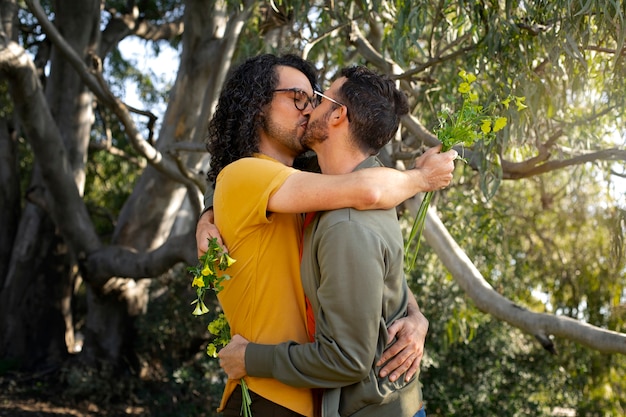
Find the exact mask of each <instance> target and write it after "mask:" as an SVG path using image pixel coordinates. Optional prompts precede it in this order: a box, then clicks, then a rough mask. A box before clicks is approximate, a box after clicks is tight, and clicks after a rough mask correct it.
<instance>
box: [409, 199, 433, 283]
mask: <svg viewBox="0 0 626 417" xmlns="http://www.w3.org/2000/svg"><path fill="white" fill-rule="evenodd" d="M433 194H434V192H433V191H428V192H427V193H426V194H424V199H423V200H422V204H420V208H419V210H418V211H417V216H415V221H414V222H413V227H412V228H411V233H410V234H409V238H408V239H407V241H406V243H405V245H404V258H405V259H406V261H407V265H406V266H407V270H408V271H411V270H412V269H413V267H414V266H415V260H416V259H417V252H419V249H420V242H421V240H422V232H423V231H424V223H425V222H426V213H427V212H428V206H429V205H430V200H432V199H433ZM416 237H417V242H416V247H415V251H414V252H413V256H412V257H411V258H410V259H409V258H408V256H409V249H410V248H411V242H413V240H414V239H415V238H416Z"/></svg>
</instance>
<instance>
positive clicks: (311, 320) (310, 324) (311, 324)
mask: <svg viewBox="0 0 626 417" xmlns="http://www.w3.org/2000/svg"><path fill="white" fill-rule="evenodd" d="M316 214H317V213H316V212H314V211H313V212H311V213H307V214H306V216H305V217H304V225H303V226H302V242H300V261H302V251H303V250H304V230H305V229H306V227H307V226H308V225H309V224H310V223H311V222H312V221H313V219H314V218H315V215H316ZM304 302H305V305H306V328H307V333H308V334H309V341H311V342H313V341H315V315H314V314H313V307H312V306H311V302H310V301H309V298H308V297H307V296H306V295H305V296H304Z"/></svg>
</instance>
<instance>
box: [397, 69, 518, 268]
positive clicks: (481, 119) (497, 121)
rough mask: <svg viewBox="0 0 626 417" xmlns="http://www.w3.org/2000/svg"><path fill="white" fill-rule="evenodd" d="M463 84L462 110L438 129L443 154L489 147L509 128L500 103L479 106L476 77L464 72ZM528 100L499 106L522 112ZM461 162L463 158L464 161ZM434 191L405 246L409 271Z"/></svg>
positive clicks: (443, 116)
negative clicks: (482, 145) (499, 109)
mask: <svg viewBox="0 0 626 417" xmlns="http://www.w3.org/2000/svg"><path fill="white" fill-rule="evenodd" d="M459 77H460V78H461V80H462V81H461V83H460V84H459V87H458V91H459V93H461V96H462V99H463V101H462V105H461V109H460V110H459V111H458V112H456V113H453V112H451V111H443V112H441V113H440V114H439V117H438V118H439V126H438V127H437V128H436V129H435V134H436V135H437V139H439V141H440V142H441V144H442V146H441V152H446V151H449V150H450V149H452V148H453V147H454V146H457V145H463V146H464V147H470V146H472V145H473V144H474V143H475V142H477V141H483V142H484V143H486V144H487V143H489V142H491V141H492V140H493V139H495V136H496V133H497V132H498V131H500V130H502V129H503V128H504V127H505V126H506V125H507V118H506V117H503V116H499V115H498V114H496V107H497V106H498V103H490V104H489V105H488V106H486V107H484V106H482V105H480V104H478V94H477V93H475V92H474V91H473V90H472V84H473V83H474V81H476V76H475V75H474V74H471V73H468V72H466V71H464V70H461V71H460V72H459ZM525 99H526V98H525V97H518V96H514V95H509V96H508V97H507V98H506V99H505V100H502V101H501V102H500V103H499V104H500V105H502V107H504V108H505V109H508V108H509V105H510V104H511V101H513V100H514V101H515V104H516V106H517V110H518V111H521V110H523V109H525V108H526V107H527V106H526V105H525V104H524V101H525ZM461 159H462V158H461ZM433 193H434V192H433V191H429V192H427V193H426V194H424V199H423V200H422V204H421V205H420V207H419V210H418V212H417V216H416V217H415V221H414V222H413V227H412V228H411V232H410V234H409V238H408V239H407V241H406V243H405V245H404V257H405V261H406V262H405V265H406V268H407V271H410V270H412V269H413V267H414V266H415V260H416V259H417V252H418V251H419V247H420V241H421V237H422V232H423V230H424V222H425V220H426V212H427V211H428V206H429V204H430V201H431V200H432V198H433ZM415 239H417V242H416V248H415V251H414V252H413V253H412V256H411V257H409V256H410V255H411V253H410V247H411V242H413V240H415Z"/></svg>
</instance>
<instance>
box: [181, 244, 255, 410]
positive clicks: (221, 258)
mask: <svg viewBox="0 0 626 417" xmlns="http://www.w3.org/2000/svg"><path fill="white" fill-rule="evenodd" d="M235 262H236V261H235V260H234V259H233V258H231V257H230V256H229V255H228V253H226V252H224V251H223V249H222V247H221V246H220V245H219V244H218V243H217V238H211V239H208V249H207V251H206V252H205V253H204V255H202V256H201V257H200V258H199V259H198V264H197V265H196V266H191V267H189V268H187V270H188V271H189V272H190V273H191V274H192V275H193V281H192V283H191V286H192V287H194V288H195V289H196V299H195V300H194V301H193V302H192V303H191V304H192V305H194V304H195V305H196V307H195V309H194V310H193V312H192V313H191V314H193V315H194V316H201V315H203V314H206V313H208V312H209V309H208V307H207V306H206V304H205V302H204V296H205V295H206V292H207V291H214V292H215V293H218V292H220V291H221V290H223V289H224V286H223V282H224V281H227V280H229V279H230V275H228V274H226V273H225V272H224V271H226V270H227V269H228V268H229V267H230V266H231V265H232V264H234V263H235ZM207 330H208V331H209V333H211V334H212V335H214V336H215V338H214V339H213V341H212V342H211V343H209V344H208V345H207V350H206V352H207V355H209V356H211V357H213V358H217V351H218V347H224V346H226V345H227V344H228V342H230V326H229V325H228V321H227V320H226V316H224V313H220V314H219V315H218V316H217V318H215V319H214V320H213V321H211V322H210V323H209V325H208V326H207ZM240 383H241V393H242V394H243V400H242V404H241V415H243V416H244V417H251V416H252V411H251V410H250V404H251V403H252V399H251V398H250V392H249V390H248V385H247V384H246V382H245V381H244V379H243V378H241V380H240Z"/></svg>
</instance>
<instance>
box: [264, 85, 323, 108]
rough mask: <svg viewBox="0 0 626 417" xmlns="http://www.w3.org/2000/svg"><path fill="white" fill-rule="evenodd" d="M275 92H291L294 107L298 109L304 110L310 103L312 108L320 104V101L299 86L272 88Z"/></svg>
mask: <svg viewBox="0 0 626 417" xmlns="http://www.w3.org/2000/svg"><path fill="white" fill-rule="evenodd" d="M274 92H275V93H282V92H292V93H293V105H294V106H296V109H298V110H300V111H304V110H305V109H306V108H307V106H308V105H309V104H310V105H311V108H312V109H314V108H316V107H317V105H318V104H320V101H319V99H318V98H317V97H315V95H313V97H310V96H309V95H308V94H307V93H306V92H304V90H301V89H299V88H279V89H277V90H274Z"/></svg>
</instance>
